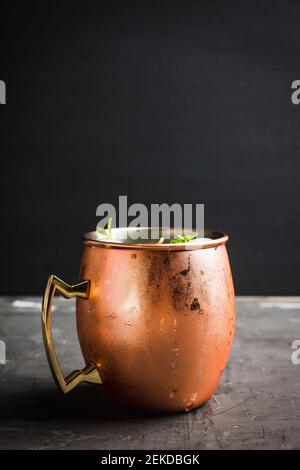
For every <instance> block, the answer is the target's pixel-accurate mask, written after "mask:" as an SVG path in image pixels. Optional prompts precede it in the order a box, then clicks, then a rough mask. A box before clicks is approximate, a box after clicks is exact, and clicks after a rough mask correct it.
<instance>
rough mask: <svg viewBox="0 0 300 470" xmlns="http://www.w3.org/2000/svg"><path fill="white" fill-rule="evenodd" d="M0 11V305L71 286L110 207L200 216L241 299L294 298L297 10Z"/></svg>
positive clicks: (58, 7) (61, 7) (83, 6)
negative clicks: (84, 243)
mask: <svg viewBox="0 0 300 470" xmlns="http://www.w3.org/2000/svg"><path fill="white" fill-rule="evenodd" d="M7 4H8V2H7ZM0 8H1V14H0V16H1V29H0V79H1V80H5V82H6V86H7V104H6V105H4V106H0V123H1V131H0V132H1V141H0V158H1V172H0V175H1V278H0V281H1V282H0V293H1V294H14V293H19V294H40V293H41V292H42V290H43V287H44V283H45V280H46V277H47V275H48V274H49V273H51V272H54V273H56V274H58V275H61V276H62V277H63V278H64V279H65V280H67V281H70V282H71V281H73V280H75V279H76V277H77V274H78V269H79V260H80V252H81V242H80V235H81V234H82V233H83V232H85V231H87V230H89V229H93V228H94V226H95V224H96V222H97V219H96V216H95V211H96V207H97V206H98V205H99V204H100V203H102V202H116V201H117V196H118V195H119V194H127V195H128V198H129V202H130V203H133V202H142V203H146V204H149V203H151V202H169V203H172V202H185V203H189V202H190V203H192V202H194V203H196V202H198V203H205V205H206V225H207V226H208V227H211V228H214V229H217V230H223V231H226V232H228V233H229V235H230V236H231V240H230V244H229V246H228V248H229V252H230V256H231V260H232V268H233V274H234V278H235V284H236V291H237V293H238V294H299V279H300V250H299V232H300V210H299V206H300V197H299V172H300V158H299V157H300V152H299V143H300V125H299V124H300V105H299V107H297V106H295V105H293V104H292V102H291V83H292V81H293V80H296V79H300V28H299V24H300V3H299V2H297V1H247V2H239V1H235V2H233V1H226V2H225V1H222V2H221V1H213V2H212V1H209V0H207V1H201V2H200V1H181V2H176V1H167V2H166V1H160V2H154V1H152V2H129V1H128V2H127V1H122V2H115V1H111V2H101V1H88V2H87V1H73V2H49V3H46V2H35V3H32V2H22V3H21V2H20V5H18V4H16V3H15V2H10V4H8V5H7V6H6V8H5V9H4V6H3V5H2V4H1V7H0Z"/></svg>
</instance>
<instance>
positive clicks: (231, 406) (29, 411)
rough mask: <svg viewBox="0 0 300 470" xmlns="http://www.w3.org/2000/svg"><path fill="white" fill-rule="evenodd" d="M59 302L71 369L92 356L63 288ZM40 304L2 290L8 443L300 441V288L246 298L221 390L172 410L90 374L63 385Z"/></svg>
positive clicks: (1, 401)
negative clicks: (116, 398) (136, 401)
mask: <svg viewBox="0 0 300 470" xmlns="http://www.w3.org/2000/svg"><path fill="white" fill-rule="evenodd" d="M55 306H56V311H55V312H54V315H53V316H54V321H53V328H54V337H55V341H56V344H57V353H58V356H59V357H60V358H62V363H63V364H64V371H65V372H66V373H68V372H70V371H71V370H73V369H76V368H78V367H81V366H83V360H82V356H81V353H80V348H79V345H78V341H77V336H76V325H75V315H74V312H75V304H74V302H73V301H66V300H64V299H61V298H57V299H56V301H55ZM40 308H41V299H40V298H38V297H30V298H24V297H23V298H12V297H2V298H0V340H2V341H4V342H5V344H6V363H5V364H0V449H110V450H116V449H167V450H169V449H180V450H183V449H187V450H188V449H295V448H300V364H299V365H296V364H293V362H292V360H291V355H292V352H293V349H292V343H293V341H295V340H297V339H300V298H295V297H293V298H286V297H285V298H279V297H261V298H258V297H252V298H251V297H240V298H237V323H236V334H235V341H234V345H233V348H232V352H231V356H230V361H229V363H228V366H227V368H226V370H225V372H224V375H223V377H222V381H221V383H220V385H219V387H218V388H217V390H216V392H215V393H214V395H213V397H212V398H211V399H210V400H209V401H208V402H207V403H206V404H205V405H204V406H203V407H201V408H199V409H198V410H194V411H192V412H190V413H181V414H175V415H163V416H162V415H159V416H157V415H156V416H153V415H143V414H139V413H133V412H130V411H127V410H124V409H119V408H116V407H112V406H111V405H109V404H108V403H107V402H105V400H104V399H102V398H101V396H100V395H99V393H101V391H99V390H100V388H101V387H98V386H93V385H89V384H81V385H80V387H78V388H77V389H76V390H74V391H73V392H72V393H71V394H69V395H67V396H62V395H60V394H59V393H58V392H57V389H56V387H55V385H54V383H53V380H52V377H51V376H50V371H49V368H48V364H47V361H46V357H45V353H44V348H43V342H42V336H41V327H40ZM2 346H3V343H2ZM299 356H300V355H299ZM2 359H3V358H2ZM2 362H4V361H2ZM99 397H100V398H101V400H99Z"/></svg>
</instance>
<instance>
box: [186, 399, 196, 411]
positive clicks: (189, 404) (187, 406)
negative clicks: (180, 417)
mask: <svg viewBox="0 0 300 470" xmlns="http://www.w3.org/2000/svg"><path fill="white" fill-rule="evenodd" d="M193 406H194V403H193V402H192V400H190V401H188V402H187V404H186V407H185V410H184V411H186V412H188V411H191V410H192V409H193Z"/></svg>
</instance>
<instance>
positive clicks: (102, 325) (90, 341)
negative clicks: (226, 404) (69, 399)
mask: <svg viewBox="0 0 300 470" xmlns="http://www.w3.org/2000/svg"><path fill="white" fill-rule="evenodd" d="M208 236H210V234H208ZM211 236H212V235H211ZM214 236H215V237H216V238H215V239H214V240H212V242H211V243H206V244H204V245H201V246H197V245H192V244H190V246H187V245H188V244H186V246H184V247H182V245H181V246H176V245H174V246H172V247H169V248H168V247H166V246H164V245H162V246H154V245H152V248H151V247H149V246H148V247H147V246H146V245H140V246H138V245H130V244H128V245H125V244H122V245H118V244H113V243H99V242H96V241H94V240H93V239H92V238H91V237H89V234H87V236H85V237H84V239H83V240H84V244H85V245H84V250H83V255H82V261H81V269H80V279H88V280H89V281H90V292H89V298H88V299H77V308H76V314H77V330H78V337H79V341H80V345H81V349H82V353H83V356H84V359H85V361H86V363H87V364H89V363H93V364H95V365H96V367H97V369H98V371H99V373H100V376H101V379H102V382H103V388H104V390H105V392H106V393H107V395H108V396H109V398H111V399H113V400H114V401H116V400H117V401H118V402H119V403H121V404H125V405H128V406H131V407H137V408H143V409H148V410H156V411H163V412H175V411H182V410H191V409H193V408H196V407H198V406H200V405H201V404H203V403H204V402H205V401H206V400H208V399H209V398H210V396H211V395H212V393H213V392H214V390H215V388H216V387H217V385H218V383H219V381H220V377H221V375H222V372H223V370H224V368H225V367H226V363H227V360H228V356H229V352H230V348H231V344H232V340H233V335H234V321H235V304H234V288H233V282H232V276H231V270H230V264H229V260H228V256H227V251H226V246H225V243H226V241H227V236H223V235H222V234H216V235H214Z"/></svg>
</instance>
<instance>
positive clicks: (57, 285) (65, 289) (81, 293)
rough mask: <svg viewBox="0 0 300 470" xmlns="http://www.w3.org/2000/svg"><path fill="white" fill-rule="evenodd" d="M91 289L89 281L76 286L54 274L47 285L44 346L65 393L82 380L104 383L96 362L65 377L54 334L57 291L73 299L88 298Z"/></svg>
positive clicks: (43, 316) (43, 322)
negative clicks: (53, 316) (53, 306)
mask: <svg viewBox="0 0 300 470" xmlns="http://www.w3.org/2000/svg"><path fill="white" fill-rule="evenodd" d="M89 289H90V282H89V281H82V282H80V283H78V284H75V285H74V286H70V285H69V284H66V283H65V282H64V281H62V280H61V279H59V278H58V277H56V276H54V275H53V274H52V275H51V276H49V278H48V282H47V285H46V289H45V293H44V298H43V305H42V330H43V338H44V346H45V350H46V353H47V358H48V362H49V366H50V369H51V372H52V375H53V378H54V380H55V382H56V385H57V386H58V388H59V389H60V390H61V391H62V392H63V393H68V392H70V391H71V390H72V389H73V388H74V387H76V386H77V385H78V384H79V383H80V382H90V383H95V384H101V383H102V380H101V377H100V375H99V372H98V370H97V368H96V366H95V365H94V364H89V365H87V366H86V367H85V368H84V369H82V370H74V372H72V373H71V374H70V375H68V376H67V377H66V378H65V377H64V376H63V374H62V371H61V369H60V365H59V362H58V359H57V356H56V352H55V348H54V343H53V336H52V301H53V297H54V295H55V292H56V291H58V292H59V293H60V294H61V295H62V296H63V297H65V298H66V299H72V298H73V297H80V298H81V299H88V297H89Z"/></svg>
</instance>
